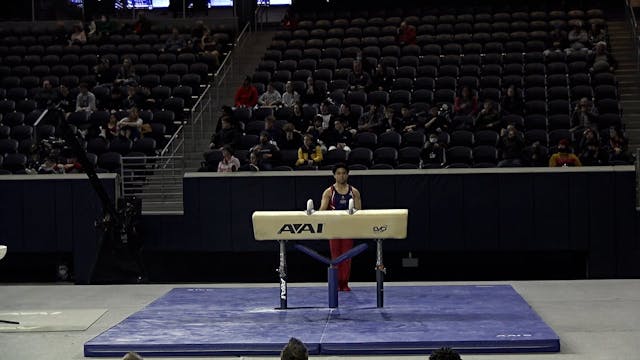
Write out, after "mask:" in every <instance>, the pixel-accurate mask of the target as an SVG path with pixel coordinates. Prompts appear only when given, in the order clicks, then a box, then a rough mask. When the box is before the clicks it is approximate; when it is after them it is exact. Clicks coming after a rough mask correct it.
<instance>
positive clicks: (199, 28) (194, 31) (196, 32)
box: [191, 20, 209, 39]
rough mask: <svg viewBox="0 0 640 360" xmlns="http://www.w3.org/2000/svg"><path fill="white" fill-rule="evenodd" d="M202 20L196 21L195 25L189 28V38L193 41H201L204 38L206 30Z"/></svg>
mask: <svg viewBox="0 0 640 360" xmlns="http://www.w3.org/2000/svg"><path fill="white" fill-rule="evenodd" d="M208 29H209V28H207V27H206V26H205V25H204V22H203V21H202V20H197V21H196V24H195V25H194V26H193V27H192V28H191V37H192V38H194V39H201V38H202V36H204V32H205V30H208Z"/></svg>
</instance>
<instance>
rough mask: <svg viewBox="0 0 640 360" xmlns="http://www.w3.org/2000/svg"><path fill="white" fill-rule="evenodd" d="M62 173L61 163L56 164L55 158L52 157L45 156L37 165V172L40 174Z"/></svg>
mask: <svg viewBox="0 0 640 360" xmlns="http://www.w3.org/2000/svg"><path fill="white" fill-rule="evenodd" d="M62 173H64V170H63V169H62V166H61V164H58V162H57V161H56V159H55V158H53V157H47V158H46V159H45V161H44V162H43V163H42V164H40V166H39V167H38V174H41V175H49V174H62Z"/></svg>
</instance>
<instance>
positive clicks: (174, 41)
mask: <svg viewBox="0 0 640 360" xmlns="http://www.w3.org/2000/svg"><path fill="white" fill-rule="evenodd" d="M185 46H187V42H186V41H184V38H183V37H182V36H181V35H180V31H179V30H178V28H177V27H173V28H171V36H169V37H168V38H167V41H165V43H164V48H163V51H167V52H176V53H177V52H181V51H182V49H184V48H185Z"/></svg>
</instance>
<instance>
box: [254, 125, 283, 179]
mask: <svg viewBox="0 0 640 360" xmlns="http://www.w3.org/2000/svg"><path fill="white" fill-rule="evenodd" d="M250 151H251V152H255V153H256V155H257V156H258V164H259V165H260V170H271V169H273V167H274V166H275V165H274V164H276V163H277V162H278V160H279V159H280V149H279V148H278V146H276V145H275V144H273V143H272V142H271V139H270V138H269V133H268V132H266V131H263V132H261V133H260V142H259V143H258V144H257V145H256V146H254V147H252V148H251V149H250Z"/></svg>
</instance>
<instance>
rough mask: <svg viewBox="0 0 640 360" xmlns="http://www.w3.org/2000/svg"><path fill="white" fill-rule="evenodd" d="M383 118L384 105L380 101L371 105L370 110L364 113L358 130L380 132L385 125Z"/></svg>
mask: <svg viewBox="0 0 640 360" xmlns="http://www.w3.org/2000/svg"><path fill="white" fill-rule="evenodd" d="M383 120H384V106H383V105H380V104H378V103H373V104H371V106H370V107H369V111H367V112H366V113H365V114H364V115H362V119H360V125H359V126H358V132H361V131H372V132H379V131H380V129H381V128H382V126H383Z"/></svg>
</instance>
